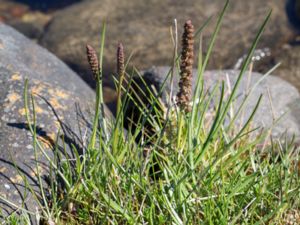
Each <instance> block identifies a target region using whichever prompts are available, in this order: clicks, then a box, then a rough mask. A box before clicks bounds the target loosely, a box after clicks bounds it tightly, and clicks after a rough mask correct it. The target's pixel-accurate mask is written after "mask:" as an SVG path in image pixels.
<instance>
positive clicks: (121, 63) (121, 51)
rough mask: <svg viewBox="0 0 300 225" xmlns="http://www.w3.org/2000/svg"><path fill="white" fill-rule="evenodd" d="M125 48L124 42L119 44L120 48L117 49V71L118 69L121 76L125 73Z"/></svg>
mask: <svg viewBox="0 0 300 225" xmlns="http://www.w3.org/2000/svg"><path fill="white" fill-rule="evenodd" d="M124 58H125V56H124V48H123V45H122V43H119V44H118V50H117V59H118V62H117V71H118V75H119V76H120V77H121V76H123V75H124V70H125V69H124V68H125V61H124Z"/></svg>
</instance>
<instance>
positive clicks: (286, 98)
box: [129, 67, 300, 141]
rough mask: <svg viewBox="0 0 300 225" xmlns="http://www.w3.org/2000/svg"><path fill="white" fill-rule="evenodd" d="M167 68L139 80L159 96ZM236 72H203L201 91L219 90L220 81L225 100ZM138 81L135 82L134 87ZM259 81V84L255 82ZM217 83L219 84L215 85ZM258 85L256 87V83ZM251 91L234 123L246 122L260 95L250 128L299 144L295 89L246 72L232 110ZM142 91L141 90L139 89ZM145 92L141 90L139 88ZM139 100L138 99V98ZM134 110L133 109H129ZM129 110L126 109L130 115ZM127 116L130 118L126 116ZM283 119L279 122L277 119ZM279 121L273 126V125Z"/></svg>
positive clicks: (167, 87)
mask: <svg viewBox="0 0 300 225" xmlns="http://www.w3.org/2000/svg"><path fill="white" fill-rule="evenodd" d="M169 71H170V68H169V67H153V68H151V69H149V70H147V71H145V72H144V75H143V79H144V80H145V81H146V84H147V85H149V87H150V86H153V87H155V88H156V89H157V90H156V93H160V92H159V90H160V89H161V88H162V85H163V82H164V80H165V79H166V76H167V74H168V73H169ZM238 75H239V71H236V70H220V71H206V72H205V73H204V88H205V90H208V89H211V88H212V87H214V86H215V85H219V86H220V82H221V81H225V93H226V96H228V93H230V92H229V90H230V89H229V87H230V88H231V89H232V87H233V86H234V84H235V82H236V80H237V77H238ZM178 77H179V76H178V73H177V72H175V76H174V80H173V88H174V89H173V93H172V94H173V97H175V95H176V94H177V92H178V90H179V89H178V85H177V84H178V79H179V78H178ZM196 77H197V70H194V71H193V82H192V84H193V90H194V89H195V85H196V80H197V78H196ZM139 79H140V78H137V83H142V82H139ZM259 81H260V82H259ZM218 82H219V83H218ZM258 82H259V83H258ZM170 87H171V86H170V79H168V80H167V82H166V83H165V86H164V89H163V90H164V91H163V92H162V99H163V101H165V102H166V99H167V98H166V97H167V94H168V93H170ZM253 87H255V89H254V91H252V92H251V94H250V95H249V98H248V100H247V102H246V104H245V108H244V110H243V113H242V116H241V117H240V119H239V120H238V123H239V124H241V125H242V124H243V123H244V122H246V120H247V119H248V117H249V116H250V114H251V113H252V111H253V109H254V108H255V105H256V104H257V101H258V99H259V96H260V95H261V94H262V95H263V98H262V101H261V104H260V106H259V108H258V110H257V112H256V114H255V116H254V119H253V127H260V128H264V129H265V128H271V127H273V128H272V134H273V136H274V137H283V135H285V134H287V136H288V137H292V136H293V135H295V137H296V139H297V140H298V141H299V140H300V125H299V124H300V120H299V118H300V106H299V105H300V95H299V92H298V91H297V89H296V88H295V87H293V86H292V85H291V84H289V83H287V82H286V81H284V80H282V79H280V78H278V77H275V76H271V75H270V76H268V77H266V78H264V79H262V74H259V73H256V72H251V73H249V72H246V73H245V74H244V75H243V77H242V79H241V82H240V86H239V88H238V89H237V93H236V97H237V98H236V100H235V101H234V104H233V108H235V109H236V110H237V109H238V107H239V106H240V105H241V103H242V101H243V100H244V98H245V96H247V95H248V94H249V93H250V92H249V91H250V90H251V89H252V88H253ZM142 88H143V87H142ZM143 89H144V91H146V89H145V88H143ZM139 96H141V95H139ZM131 107H134V106H131ZM132 110H133V109H131V108H129V111H130V112H132ZM129 116H130V115H129ZM281 116H283V117H282V118H281V119H279V118H280V117H281ZM277 119H279V121H278V122H277V123H274V121H276V120H277Z"/></svg>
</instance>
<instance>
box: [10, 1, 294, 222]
mask: <svg viewBox="0 0 300 225" xmlns="http://www.w3.org/2000/svg"><path fill="white" fill-rule="evenodd" d="M227 6H228V1H227V3H226V4H225V7H224V9H223V11H222V12H221V14H220V17H219V19H218V22H217V25H216V29H215V32H214V33H213V35H212V38H211V42H210V45H209V48H208V53H207V54H206V56H205V57H204V58H203V56H202V52H201V50H200V52H199V56H198V65H197V66H198V78H197V85H196V89H195V91H194V93H192V92H191V83H190V82H191V75H192V73H191V69H192V68H191V67H192V64H193V42H194V38H195V37H196V35H193V34H192V33H193V32H192V31H193V29H192V22H191V21H187V23H186V24H185V28H186V29H185V33H184V35H183V50H182V54H181V61H180V62H179V63H180V71H179V73H180V75H181V81H180V84H179V86H180V91H179V93H178V94H177V96H178V98H177V100H176V101H172V100H170V101H169V102H168V103H163V102H162V101H161V100H160V99H159V98H157V95H159V94H160V93H161V91H162V90H157V92H153V91H152V90H151V87H149V89H148V92H147V93H146V94H145V93H144V94H145V95H146V96H147V103H146V104H143V101H142V102H139V101H138V100H137V99H138V97H141V96H137V95H135V93H136V92H135V91H134V90H132V87H133V84H134V79H133V77H132V75H129V76H126V75H128V74H126V72H125V71H126V70H125V68H126V65H125V62H124V52H123V46H122V45H121V44H120V45H119V46H118V54H117V55H118V57H117V58H118V74H119V77H120V78H119V80H118V81H117V82H116V83H117V90H118V96H119V97H118V106H117V115H116V119H115V121H114V122H113V123H112V124H107V123H108V121H107V120H106V118H105V115H104V111H103V110H102V109H103V104H104V103H103V97H102V71H101V68H102V56H103V47H104V36H105V26H104V29H103V32H102V45H101V51H100V52H101V54H100V60H99V61H100V63H98V59H97V56H96V55H95V52H94V50H92V47H90V46H89V47H88V56H89V60H90V63H91V68H92V70H93V74H94V77H95V81H96V83H97V85H96V87H97V88H96V108H95V119H94V126H93V131H92V134H91V138H90V143H89V145H88V148H87V149H86V151H85V152H84V154H82V155H79V154H77V155H76V158H68V157H67V156H64V157H65V160H63V161H62V160H57V158H60V157H62V156H61V155H60V153H58V152H56V154H54V158H53V159H50V158H49V161H50V167H51V170H50V171H51V173H50V174H49V176H50V178H49V180H50V181H51V182H50V184H49V189H47V192H45V188H43V186H41V194H39V195H38V198H39V199H42V204H41V210H40V218H41V219H40V221H41V223H43V224H287V223H288V222H287V220H289V221H291V220H292V219H291V215H293V216H294V217H293V218H294V219H293V221H296V222H295V224H297V222H299V220H297V215H299V210H300V209H299V207H300V198H299V196H300V191H299V185H300V179H299V175H300V174H299V173H300V171H299V151H300V150H299V148H296V146H295V144H294V143H293V141H288V140H286V142H284V143H282V142H281V141H280V140H277V139H272V138H270V137H269V136H268V131H261V132H257V129H256V128H255V127H252V125H251V121H252V118H253V115H254V114H255V112H256V109H257V107H259V103H260V101H261V98H259V99H258V101H257V105H256V107H255V108H254V109H253V112H252V113H251V115H250V117H249V118H248V119H247V120H246V122H245V123H244V124H242V126H240V125H238V126H237V119H236V118H237V117H238V114H240V113H241V112H240V110H237V112H236V114H234V115H233V116H230V115H229V113H228V112H229V109H230V108H231V107H232V106H233V105H234V104H236V103H235V101H234V97H235V94H236V90H237V88H238V85H239V82H240V80H241V79H242V77H243V74H244V73H245V71H246V70H247V68H248V66H249V63H250V59H251V57H252V54H253V52H254V49H255V46H256V44H257V42H258V40H259V37H260V36H261V34H262V32H263V29H264V27H265V25H266V23H267V21H268V19H269V17H270V14H269V15H268V16H267V18H266V20H265V21H264V22H263V24H262V26H261V28H260V30H259V32H258V34H257V36H256V38H255V40H254V42H253V45H252V47H251V48H250V50H249V53H248V56H247V57H246V58H245V61H244V64H243V66H242V69H241V72H240V75H239V76H238V79H237V81H236V84H235V86H234V87H233V88H232V91H231V92H229V93H227V92H226V91H225V84H224V82H223V83H221V84H216V86H215V87H212V89H211V90H212V91H211V92H206V91H205V90H204V88H203V87H204V85H203V83H204V82H205V81H203V73H204V70H205V67H206V65H207V63H208V60H209V56H210V53H211V51H212V48H213V45H214V42H215V39H216V36H217V33H218V31H219V29H220V26H221V21H222V19H223V16H224V12H225V10H226V8H227ZM196 34H199V32H197V33H196ZM176 45H177V43H175V48H176ZM200 49H201V48H200ZM177 58H179V57H177V56H176V51H175V56H174V59H175V61H174V65H176V64H177V62H178V61H177V60H176V59H177ZM96 64H97V65H96ZM175 69H176V68H172V69H171V71H170V73H169V74H168V75H166V77H168V76H171V75H172V70H175ZM124 80H125V81H126V82H127V86H123V85H122V84H123V81H124ZM166 80H167V79H166ZM166 82H167V81H166ZM140 91H141V90H140ZM141 92H143V91H141ZM122 93H123V96H122V97H121V94H122ZM170 99H171V98H170ZM246 100H247V99H245V101H246ZM25 102H26V107H27V116H28V117H27V119H28V122H29V124H31V125H30V126H31V127H32V128H31V131H32V133H33V134H34V133H35V131H34V129H33V127H34V120H33V121H31V119H30V115H29V111H28V100H27V97H26V91H25ZM128 102H134V103H136V107H137V109H138V110H137V111H135V112H139V113H138V114H136V115H134V116H135V117H131V119H132V118H135V121H132V120H130V119H128V118H126V116H125V113H124V112H126V108H127V107H128V104H127V103H128ZM32 103H33V104H34V101H33V100H32ZM137 115H138V118H137ZM128 121H131V124H129V125H128V126H127V127H128V130H127V131H125V130H124V129H123V127H124V123H128ZM146 124H147V126H146ZM108 127H111V129H110V130H109V129H108ZM133 128H134V129H133ZM33 136H34V138H35V140H34V142H35V145H34V146H35V148H36V150H42V146H40V145H39V144H38V140H37V139H36V135H33ZM73 151H74V152H75V153H76V152H77V150H76V149H75V147H74V149H73ZM40 183H41V184H42V181H41V182H40ZM298 219H299V217H298ZM13 220H15V217H13V219H11V221H13ZM12 224H13V223H12Z"/></svg>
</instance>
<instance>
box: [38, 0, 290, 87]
mask: <svg viewBox="0 0 300 225" xmlns="http://www.w3.org/2000/svg"><path fill="white" fill-rule="evenodd" d="M224 2H225V1H219V0H212V1H208V0H190V1H181V0H176V1H173V0H167V1H157V0H149V1H147V2H146V3H145V2H144V1H139V0H131V1H118V0H101V1H83V2H81V3H78V4H75V5H73V6H71V7H69V8H66V9H64V10H62V11H60V12H57V13H56V14H55V15H54V19H53V20H52V22H51V23H50V25H49V26H48V28H47V30H46V32H45V33H44V36H43V37H42V39H41V42H40V43H41V44H42V45H44V46H45V47H46V48H48V49H49V50H50V51H52V52H54V53H55V54H56V55H57V56H58V57H59V58H61V59H62V60H63V61H65V62H66V63H67V64H68V65H70V66H71V67H72V68H73V69H74V70H76V71H77V72H79V73H80V75H81V76H82V77H83V78H84V79H85V80H86V81H88V82H90V81H91V76H90V75H89V76H88V74H90V73H89V71H88V64H87V63H86V60H85V58H84V55H83V54H82V52H83V51H84V44H85V43H90V44H92V45H94V46H97V47H98V46H99V42H100V41H99V40H100V32H101V23H102V21H104V20H105V18H106V23H107V32H106V49H105V54H104V71H105V72H106V73H107V75H106V78H105V79H106V81H107V80H109V78H111V75H110V74H109V73H111V72H114V71H115V69H114V68H115V54H116V46H117V43H118V41H122V42H123V43H124V46H125V49H126V53H127V55H129V54H130V53H131V52H134V55H133V57H132V60H131V62H132V64H133V65H135V66H137V67H138V68H139V69H145V68H148V67H149V66H151V65H157V66H159V65H170V64H171V61H172V53H173V50H172V49H173V44H172V41H171V36H170V30H169V28H170V26H171V25H172V24H173V20H174V18H176V19H177V22H178V27H179V31H178V34H179V39H180V35H181V33H182V29H181V27H182V25H183V23H184V22H185V20H187V19H192V21H193V23H194V26H195V27H196V28H200V27H201V25H202V24H204V22H205V21H206V20H207V19H208V18H209V17H210V16H214V17H213V19H212V21H211V23H210V24H209V25H208V26H207V27H206V29H205V31H204V33H203V40H204V49H206V47H207V45H208V42H209V39H210V36H211V34H212V32H213V29H214V26H215V22H216V18H217V14H218V13H219V12H220V11H221V10H222V8H223V5H224ZM270 9H273V13H272V17H271V20H270V22H269V23H268V25H267V27H266V30H265V32H264V35H263V37H262V39H261V41H260V44H259V46H258V48H270V49H271V53H272V50H273V49H277V48H278V46H281V45H282V43H283V42H286V40H287V39H289V37H290V35H291V33H292V31H291V30H290V27H289V26H288V22H287V18H286V15H285V2H284V1H282V0H270V1H260V0H252V1H232V2H231V3H230V6H229V9H228V11H227V13H226V15H225V18H224V21H223V27H222V29H221V31H220V34H219V35H218V39H217V42H216V45H215V49H214V51H213V54H212V57H211V59H210V62H209V69H221V68H230V69H231V68H233V66H234V64H235V63H236V61H237V60H238V58H239V57H241V56H242V55H244V54H245V53H246V52H247V50H248V48H249V47H250V45H251V43H252V41H253V39H254V37H255V35H256V34H257V31H258V28H259V26H260V25H261V23H262V21H263V20H264V18H265V17H266V15H267V14H268V11H269V10H270ZM108 83H110V82H108Z"/></svg>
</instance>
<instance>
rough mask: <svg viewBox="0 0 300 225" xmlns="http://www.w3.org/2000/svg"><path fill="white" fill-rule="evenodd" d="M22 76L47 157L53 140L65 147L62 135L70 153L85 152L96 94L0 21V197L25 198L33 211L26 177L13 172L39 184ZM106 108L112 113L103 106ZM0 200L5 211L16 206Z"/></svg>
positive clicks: (44, 161) (43, 165)
mask: <svg viewBox="0 0 300 225" xmlns="http://www.w3.org/2000/svg"><path fill="white" fill-rule="evenodd" d="M25 79H28V84H29V86H28V94H29V98H30V94H32V95H33V98H34V100H35V112H36V118H37V119H36V124H35V127H36V130H37V138H38V140H39V141H40V142H41V144H42V146H43V147H44V148H45V151H46V153H47V154H49V156H50V157H52V154H53V148H54V145H55V142H56V140H58V149H59V150H63V145H62V142H63V139H64V141H65V144H66V148H67V149H66V151H67V152H68V154H70V155H71V157H73V156H72V154H73V153H72V152H71V151H70V149H71V148H70V145H71V144H73V145H75V146H76V147H77V149H78V151H79V153H80V152H82V151H83V149H84V142H85V141H86V140H85V139H86V137H85V133H87V134H89V132H90V129H91V124H90V121H92V120H91V118H92V114H93V113H92V112H93V102H94V98H95V97H94V96H95V94H94V92H93V90H92V89H91V88H90V87H89V86H88V85H87V84H86V83H85V82H83V81H82V80H81V79H80V78H79V77H78V76H77V75H76V74H75V73H74V72H73V71H71V70H70V69H69V68H68V67H67V66H66V65H65V64H64V63H62V62H61V61H60V60H59V59H58V58H57V57H55V56H54V55H52V54H51V53H49V52H48V51H47V50H45V49H43V48H42V47H39V46H38V45H36V44H35V43H33V42H32V41H30V40H29V39H27V38H25V37H24V36H23V35H22V34H20V33H18V32H17V31H15V30H14V29H12V28H10V27H8V26H6V25H0V84H1V85H0V196H1V197H4V198H5V199H7V200H9V201H11V202H13V203H14V204H16V205H19V206H21V203H22V200H24V201H25V206H26V207H27V208H28V210H30V211H32V212H35V211H36V207H37V201H36V200H35V198H33V196H32V195H30V194H28V191H27V194H28V195H27V196H24V195H25V189H24V182H23V180H22V177H21V176H20V174H19V173H18V171H17V168H18V169H19V171H21V173H22V174H24V175H25V177H27V179H28V181H29V183H30V184H33V185H34V187H35V189H36V188H37V186H36V185H37V183H36V182H37V176H36V164H35V162H34V144H33V140H32V139H33V138H32V135H31V133H30V132H29V128H28V122H27V120H26V118H25V110H24V100H23V90H24V83H25ZM105 112H106V114H107V116H110V113H109V111H108V110H107V108H105ZM31 118H32V115H31ZM58 131H60V133H58ZM38 158H39V161H40V163H41V164H40V166H41V171H42V172H41V173H42V174H47V171H48V169H49V168H48V167H47V165H49V164H48V160H47V159H46V158H45V157H44V156H43V154H42V153H41V151H40V150H38ZM14 163H15V164H16V166H17V168H16V167H15V166H14ZM23 198H25V199H23ZM2 200H3V199H2ZM0 202H1V203H0V208H1V209H2V210H3V211H4V216H5V215H7V214H9V213H11V212H12V211H13V210H15V209H14V208H13V207H10V205H7V204H5V202H3V201H0Z"/></svg>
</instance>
